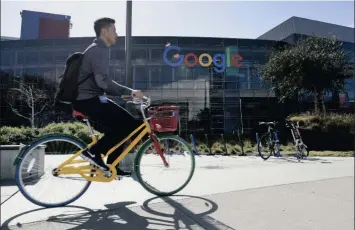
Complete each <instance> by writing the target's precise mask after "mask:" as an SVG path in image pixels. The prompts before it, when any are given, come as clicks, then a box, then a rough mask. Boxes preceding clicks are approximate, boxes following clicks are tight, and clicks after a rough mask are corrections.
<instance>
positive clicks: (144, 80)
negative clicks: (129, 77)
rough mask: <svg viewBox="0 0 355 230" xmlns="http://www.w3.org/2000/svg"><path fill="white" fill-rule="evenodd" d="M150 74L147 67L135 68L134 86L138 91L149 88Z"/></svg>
mask: <svg viewBox="0 0 355 230" xmlns="http://www.w3.org/2000/svg"><path fill="white" fill-rule="evenodd" d="M148 79H149V72H148V68H147V67H135V73H134V79H133V85H134V88H136V89H147V88H148V82H149V81H148Z"/></svg>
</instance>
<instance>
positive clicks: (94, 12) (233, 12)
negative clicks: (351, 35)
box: [1, 0, 354, 38]
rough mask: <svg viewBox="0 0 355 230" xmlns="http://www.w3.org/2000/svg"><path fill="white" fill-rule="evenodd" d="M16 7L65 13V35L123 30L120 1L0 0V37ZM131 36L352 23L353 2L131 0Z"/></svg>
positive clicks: (9, 31) (7, 32)
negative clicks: (298, 21)
mask: <svg viewBox="0 0 355 230" xmlns="http://www.w3.org/2000/svg"><path fill="white" fill-rule="evenodd" d="M21 10H33V11H41V12H48V13H54V14H64V15H69V16H71V22H72V24H73V27H72V29H71V31H70V36H71V37H86V36H91V37H94V36H95V34H94V30H93V23H94V21H95V20H96V19H98V18H100V17H111V18H114V19H115V20H116V28H117V31H118V35H119V36H124V35H125V18H126V12H125V11H126V2H125V1H122V0H115V1H113V0H110V1H107V0H106V1H94V0H85V1H82V0H77V1H68V0H57V1H54V0H47V1H10V0H2V1H1V36H11V37H20V31H21V16H20V12H21ZM132 12H133V14H132V35H133V36H186V37H190V36H199V37H226V38H257V37H258V36H260V35H262V34H263V33H265V32H266V31H268V30H270V29H271V28H273V27H275V26H276V25H278V24H280V23H281V22H283V21H285V20H287V19H288V18H290V17H292V16H298V17H303V18H308V19H313V20H318V21H323V22H328V23H333V24H337V25H343V26H348V27H354V1H197V0H195V1H191V0H190V1H168V0H166V1H152V0H150V1H137V0H133V11H132Z"/></svg>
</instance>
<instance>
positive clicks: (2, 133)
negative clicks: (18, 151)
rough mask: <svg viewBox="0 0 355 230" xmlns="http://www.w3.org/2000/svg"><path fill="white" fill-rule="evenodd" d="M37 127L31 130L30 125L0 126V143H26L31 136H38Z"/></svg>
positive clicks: (29, 140)
mask: <svg viewBox="0 0 355 230" xmlns="http://www.w3.org/2000/svg"><path fill="white" fill-rule="evenodd" d="M38 134H39V132H38V129H35V130H34V133H32V132H31V127H24V126H21V127H10V126H3V127H0V144H1V145H17V144H27V143H29V142H31V140H32V139H33V138H35V137H36V136H38Z"/></svg>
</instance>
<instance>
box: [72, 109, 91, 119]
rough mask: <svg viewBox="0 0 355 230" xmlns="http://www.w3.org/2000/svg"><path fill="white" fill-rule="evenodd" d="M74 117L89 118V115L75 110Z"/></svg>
mask: <svg viewBox="0 0 355 230" xmlns="http://www.w3.org/2000/svg"><path fill="white" fill-rule="evenodd" d="M73 117H75V118H77V119H88V118H89V117H88V116H86V115H84V114H83V113H81V112H79V111H76V110H74V111H73Z"/></svg>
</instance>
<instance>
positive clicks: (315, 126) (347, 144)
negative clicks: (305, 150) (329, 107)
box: [290, 114, 355, 151]
mask: <svg viewBox="0 0 355 230" xmlns="http://www.w3.org/2000/svg"><path fill="white" fill-rule="evenodd" d="M290 120H292V121H299V123H300V132H301V135H302V139H303V141H304V142H305V143H306V144H307V146H308V147H309V149H312V150H319V151H321V150H333V151H349V150H353V149H354V134H355V116H354V114H329V115H326V116H319V115H312V114H300V115H294V116H291V117H290Z"/></svg>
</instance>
